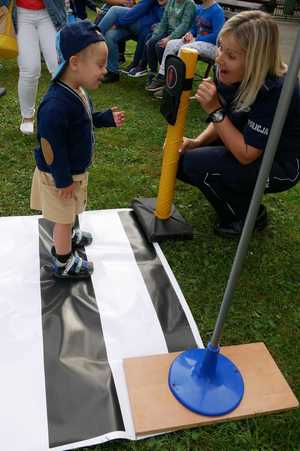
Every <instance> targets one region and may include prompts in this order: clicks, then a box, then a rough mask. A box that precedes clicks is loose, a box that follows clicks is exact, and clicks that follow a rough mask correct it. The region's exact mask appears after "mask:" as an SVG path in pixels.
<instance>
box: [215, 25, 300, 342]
mask: <svg viewBox="0 0 300 451" xmlns="http://www.w3.org/2000/svg"><path fill="white" fill-rule="evenodd" d="M299 49H300V30H299V31H298V34H297V38H296V43H295V46H294V50H293V54H292V57H291V62H290V65H289V69H288V72H287V75H286V78H285V81H284V84H283V87H282V91H281V95H280V98H279V102H278V106H277V109H276V113H275V117H274V121H273V125H272V128H271V131H270V135H269V138H268V142H267V146H266V149H265V152H264V156H263V160H262V163H261V167H260V170H259V173H258V176H257V181H256V185H255V188H254V191H253V195H252V199H251V202H250V206H249V210H248V214H247V217H246V221H245V225H244V228H243V231H242V234H241V238H240V241H239V244H238V248H237V251H236V254H235V257H234V261H233V265H232V268H231V272H230V275H229V278H228V281H227V285H226V289H225V292H224V296H223V300H222V304H221V308H220V311H219V315H218V318H217V321H216V325H215V329H214V332H213V334H212V337H211V341H210V342H211V344H212V346H214V347H218V346H219V345H220V340H221V333H222V327H223V324H224V321H225V317H226V314H227V312H228V310H229V306H230V302H231V299H232V296H233V292H234V289H235V286H236V283H237V280H238V277H239V275H240V273H241V270H242V265H243V262H244V259H245V257H246V255H247V251H248V246H249V242H250V239H251V235H252V232H253V228H254V224H255V221H256V216H257V213H258V210H259V206H260V203H261V200H262V197H263V194H264V190H265V186H266V181H267V178H268V176H269V173H270V170H271V166H272V163H273V160H274V156H275V152H276V150H277V146H278V142H279V139H280V136H281V131H282V128H283V125H284V121H285V118H286V115H287V112H288V109H289V106H290V102H291V97H292V94H293V89H294V86H295V83H296V79H297V74H298V71H299V68H300V51H299Z"/></svg>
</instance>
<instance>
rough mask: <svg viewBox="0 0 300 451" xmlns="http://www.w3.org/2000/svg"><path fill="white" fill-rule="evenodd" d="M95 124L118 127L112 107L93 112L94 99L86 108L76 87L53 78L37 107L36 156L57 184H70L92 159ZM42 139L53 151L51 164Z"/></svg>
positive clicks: (40, 167) (64, 185)
mask: <svg viewBox="0 0 300 451" xmlns="http://www.w3.org/2000/svg"><path fill="white" fill-rule="evenodd" d="M94 127H115V121H114V118H113V114H112V110H107V111H104V112H103V113H101V112H99V113H94V112H93V111H92V104H91V102H90V106H89V107H88V108H87V107H86V106H85V104H84V102H83V100H82V99H81V97H80V96H79V95H78V94H77V93H76V92H75V91H74V90H73V89H71V88H70V87H68V86H67V85H65V84H64V83H62V82H61V81H57V82H53V83H52V84H51V86H50V88H49V90H48V92H47V93H46V95H45V97H44V98H43V100H42V102H41V104H40V106H39V109H38V114H37V134H38V141H39V146H38V147H37V148H36V149H35V160H36V165H37V167H38V169H40V170H41V171H44V172H48V173H50V174H52V176H53V178H54V181H55V185H56V187H57V188H65V187H67V186H70V185H71V184H72V183H73V178H72V175H75V174H82V173H84V172H85V171H86V170H87V168H88V167H89V166H90V164H91V163H92V156H93V147H94V134H93V128H94ZM41 140H43V142H44V145H45V144H46V146H47V147H48V149H49V145H50V146H51V149H52V152H53V157H54V158H53V162H52V163H51V164H49V165H48V164H47V163H46V161H45V158H44V156H43V152H42V149H41Z"/></svg>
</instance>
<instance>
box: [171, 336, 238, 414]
mask: <svg viewBox="0 0 300 451" xmlns="http://www.w3.org/2000/svg"><path fill="white" fill-rule="evenodd" d="M219 350H220V348H216V347H213V346H212V345H211V344H210V343H209V344H208V346H207V348H206V349H190V350H188V351H185V352H183V353H182V354H180V355H179V356H178V357H177V358H176V359H175V360H174V362H173V363H172V365H171V367H170V369H169V387H170V390H171V392H172V393H173V395H174V396H175V397H176V399H177V400H178V401H179V402H180V403H181V404H183V405H184V406H185V407H187V408H188V409H189V410H192V411H193V412H196V413H199V414H201V415H207V416H219V415H225V414H226V413H229V412H231V411H232V410H234V409H235V408H236V407H237V406H238V405H239V403H240V402H241V400H242V398H243V395H244V381H243V378H242V376H241V373H240V372H239V370H238V368H237V367H236V366H235V365H234V363H232V362H231V360H229V359H228V358H227V357H225V356H223V355H222V354H220V353H219Z"/></svg>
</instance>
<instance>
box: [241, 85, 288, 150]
mask: <svg viewBox="0 0 300 451" xmlns="http://www.w3.org/2000/svg"><path fill="white" fill-rule="evenodd" d="M274 91H275V90H270V91H269V92H268V93H267V94H266V95H264V96H259V97H258V98H257V99H256V101H255V102H254V104H253V105H252V107H251V110H250V112H249V115H248V119H247V123H246V126H245V129H244V139H245V142H246V144H248V145H250V146H253V147H256V148H257V149H260V150H264V149H265V147H266V145H267V141H268V137H269V134H270V130H271V127H272V123H273V119H274V116H275V112H276V108H277V104H278V100H279V95H280V92H278V91H277V90H276V92H274Z"/></svg>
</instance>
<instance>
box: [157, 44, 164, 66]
mask: <svg viewBox="0 0 300 451" xmlns="http://www.w3.org/2000/svg"><path fill="white" fill-rule="evenodd" d="M164 51H165V47H161V46H160V45H159V42H157V43H156V44H155V53H156V57H157V63H159V64H160V63H161V61H162V57H163V54H164Z"/></svg>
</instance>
